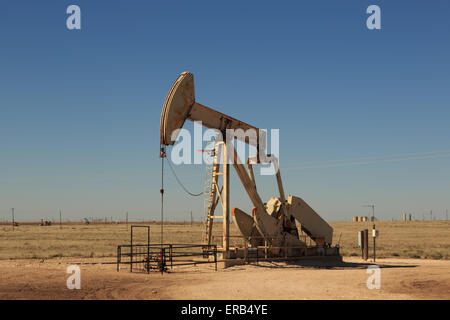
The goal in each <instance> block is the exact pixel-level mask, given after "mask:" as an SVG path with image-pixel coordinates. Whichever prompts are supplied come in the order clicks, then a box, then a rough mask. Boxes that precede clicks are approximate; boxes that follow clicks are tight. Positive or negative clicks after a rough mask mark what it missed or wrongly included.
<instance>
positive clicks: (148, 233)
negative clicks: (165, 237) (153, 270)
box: [147, 226, 150, 273]
mask: <svg viewBox="0 0 450 320" xmlns="http://www.w3.org/2000/svg"><path fill="white" fill-rule="evenodd" d="M147 273H150V226H148V227H147Z"/></svg>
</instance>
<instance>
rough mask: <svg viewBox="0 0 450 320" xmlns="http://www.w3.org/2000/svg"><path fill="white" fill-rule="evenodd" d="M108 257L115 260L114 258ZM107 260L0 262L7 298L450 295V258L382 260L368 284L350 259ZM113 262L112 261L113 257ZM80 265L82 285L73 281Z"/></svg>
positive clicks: (0, 286) (362, 267)
mask: <svg viewBox="0 0 450 320" xmlns="http://www.w3.org/2000/svg"><path fill="white" fill-rule="evenodd" d="M107 260H108V259H107ZM99 261H101V259H98V258H97V259H89V258H84V259H76V258H58V259H50V260H45V261H43V260H41V261H40V260H2V261H0V279H1V280H0V299H226V300H230V299H446V300H448V299H450V261H448V260H423V259H380V260H377V265H379V266H380V267H381V288H380V289H379V290H377V289H372V290H369V289H368V288H367V286H366V281H367V278H368V277H369V276H370V274H368V273H367V269H366V268H367V265H370V263H368V264H365V263H363V261H362V260H360V259H357V258H344V263H340V264H337V265H334V266H322V267H308V266H299V265H298V264H294V263H281V262H277V263H269V262H264V263H260V264H259V265H258V266H257V265H242V266H234V267H231V268H228V269H219V270H218V271H217V272H216V271H214V267H213V265H211V264H207V265H197V266H189V267H177V269H174V270H173V271H172V272H170V273H166V274H164V275H161V274H160V273H156V272H155V273H151V274H149V275H148V274H143V273H130V272H129V271H128V270H127V269H125V267H123V268H122V269H121V270H120V272H117V271H116V265H114V264H79V263H81V262H85V263H86V262H99ZM109 261H111V260H110V259H109ZM76 263H78V264H79V266H80V268H81V289H80V290H69V289H67V287H66V280H67V278H68V276H69V274H66V268H67V266H69V265H70V264H76Z"/></svg>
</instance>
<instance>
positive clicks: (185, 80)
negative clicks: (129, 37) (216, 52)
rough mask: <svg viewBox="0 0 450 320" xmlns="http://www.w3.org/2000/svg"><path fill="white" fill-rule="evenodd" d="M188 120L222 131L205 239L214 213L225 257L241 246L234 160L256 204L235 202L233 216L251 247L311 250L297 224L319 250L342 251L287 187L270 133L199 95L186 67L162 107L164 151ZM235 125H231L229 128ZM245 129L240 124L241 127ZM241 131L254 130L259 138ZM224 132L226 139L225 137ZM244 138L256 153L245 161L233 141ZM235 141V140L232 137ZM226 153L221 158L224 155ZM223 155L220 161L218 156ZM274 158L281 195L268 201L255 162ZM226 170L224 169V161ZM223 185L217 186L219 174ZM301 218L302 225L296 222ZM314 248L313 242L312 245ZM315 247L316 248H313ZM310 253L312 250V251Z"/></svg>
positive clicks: (329, 231)
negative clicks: (235, 240)
mask: <svg viewBox="0 0 450 320" xmlns="http://www.w3.org/2000/svg"><path fill="white" fill-rule="evenodd" d="M186 120H190V121H199V122H201V124H202V125H203V126H205V127H207V128H210V129H215V130H217V132H218V133H221V136H222V137H224V138H223V139H219V141H218V143H216V145H215V148H214V152H213V164H212V178H211V187H210V194H209V205H208V209H207V217H206V224H205V234H204V242H205V243H206V244H210V243H211V233H212V226H213V219H216V218H220V219H222V221H223V244H222V248H221V251H222V254H223V258H233V257H236V253H237V252H238V249H237V248H230V236H229V234H230V219H229V216H230V187H231V186H230V164H231V165H232V166H233V167H234V169H235V171H236V173H237V175H238V177H239V179H240V181H241V183H242V185H243V186H244V188H245V191H246V193H247V195H248V196H249V198H250V201H251V202H252V204H253V209H252V215H248V214H247V213H245V212H244V211H242V210H240V209H238V208H232V209H231V212H232V215H233V217H234V219H233V221H234V223H235V225H236V226H237V228H238V229H239V231H240V232H241V234H242V236H243V237H244V239H246V241H248V244H249V245H250V246H251V247H256V248H257V247H258V246H261V245H262V244H264V245H265V246H269V248H270V249H271V250H270V252H271V253H272V254H273V255H275V256H277V255H284V256H298V255H299V254H300V255H302V254H303V255H307V254H308V251H307V249H308V248H307V245H306V241H305V238H302V237H300V236H299V229H300V231H302V232H303V233H304V234H305V235H306V236H308V237H309V238H310V239H311V240H313V241H314V242H315V243H316V245H315V246H314V248H313V250H316V249H318V248H320V251H318V252H320V255H335V256H336V255H339V250H338V248H336V247H332V246H331V245H332V236H333V229H332V227H331V226H330V225H329V224H328V223H327V222H326V221H325V220H323V219H322V218H321V217H320V216H319V215H318V214H317V213H316V212H315V211H314V210H313V209H312V208H311V207H310V206H309V205H308V204H307V203H306V202H305V201H303V200H302V199H301V198H299V197H295V196H292V195H289V196H288V197H287V198H286V196H285V193H284V189H283V184H282V180H281V174H280V170H279V168H278V159H277V158H276V157H275V156H274V155H267V154H266V146H265V141H266V135H265V131H264V130H260V129H258V128H257V127H254V126H252V125H250V124H247V123H245V122H243V121H240V120H237V119H235V118H233V117H230V116H228V115H225V114H223V113H221V112H218V111H216V110H214V109H211V108H209V107H206V106H204V105H202V104H200V103H198V102H197V101H196V100H195V93H194V76H193V75H192V74H191V73H189V72H183V73H182V74H181V75H180V76H179V77H178V79H177V80H176V81H175V82H174V84H173V85H172V87H171V89H170V91H169V93H168V95H167V97H166V100H165V102H164V107H163V110H162V113H161V120H160V143H161V152H162V153H163V154H165V147H166V146H170V145H173V144H174V143H175V141H176V139H177V135H178V130H177V129H181V128H182V127H183V125H184V123H185V121H186ZM230 129H233V130H230ZM239 129H241V130H239ZM242 132H254V133H255V135H256V137H257V138H256V139H252V138H251V137H250V135H246V134H245V135H243V134H241V133H242ZM225 137H226V139H225ZM234 139H235V140H238V141H242V142H244V143H246V144H249V145H251V146H253V147H255V148H256V155H255V156H253V157H249V158H248V159H247V160H246V162H245V164H246V166H247V168H246V167H245V166H244V163H242V162H241V160H240V159H239V156H238V154H237V152H236V151H235V149H234V146H233V143H232V142H233V140H234ZM230 142H231V143H230ZM221 157H222V158H221ZM221 159H222V161H220V160H221ZM256 164H271V165H273V168H274V169H275V173H276V174H275V175H276V181H277V185H278V191H279V195H278V196H277V197H272V198H270V199H269V200H268V201H267V202H266V203H264V202H263V201H262V200H261V198H260V196H259V194H258V192H257V189H256V183H255V178H254V172H253V165H256ZM221 166H222V171H221V172H220V167H221ZM220 176H221V177H222V186H221V187H220V188H219V177H220ZM219 202H220V203H221V206H222V216H215V215H214V212H215V208H216V206H217V204H218V203H219ZM296 220H297V221H298V222H299V223H300V226H301V227H300V228H299V229H298V228H297V226H296V222H295V221H296ZM310 249H311V248H310ZM314 252H316V251H314ZM308 255H314V254H311V253H309V254H308Z"/></svg>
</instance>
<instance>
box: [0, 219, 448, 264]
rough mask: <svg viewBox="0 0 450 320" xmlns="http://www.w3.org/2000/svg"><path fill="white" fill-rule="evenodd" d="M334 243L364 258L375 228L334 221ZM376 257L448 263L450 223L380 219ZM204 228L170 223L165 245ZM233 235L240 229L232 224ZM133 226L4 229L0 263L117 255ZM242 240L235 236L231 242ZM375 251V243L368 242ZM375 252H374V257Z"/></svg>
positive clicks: (195, 239) (155, 230)
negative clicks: (361, 240)
mask: <svg viewBox="0 0 450 320" xmlns="http://www.w3.org/2000/svg"><path fill="white" fill-rule="evenodd" d="M331 225H332V226H333V228H334V240H333V242H334V244H336V243H337V242H338V240H339V236H340V235H341V234H342V235H341V237H340V242H339V245H340V247H341V253H342V255H344V256H353V257H357V256H360V249H359V248H358V246H357V231H358V230H362V229H365V228H368V229H371V225H370V224H369V223H367V222H336V223H331ZM376 226H377V229H378V230H379V232H380V236H379V237H378V238H377V257H379V258H416V259H446V260H448V259H450V221H408V222H401V221H377V222H376ZM221 228H222V225H221V224H217V225H215V226H214V234H215V235H216V236H215V238H214V240H215V242H216V243H220V242H221ZM203 230H204V228H203V224H200V223H195V224H194V225H192V226H191V225H190V224H189V223H187V224H183V223H179V224H167V225H165V226H164V241H165V242H166V243H201V239H202V234H203ZM231 235H232V236H233V235H238V231H237V230H236V229H235V227H234V225H233V224H231ZM129 237H130V227H129V226H128V227H127V225H124V224H91V225H82V224H79V225H63V226H62V228H61V229H60V227H59V225H53V226H46V227H41V226H38V225H33V226H29V225H19V226H18V227H16V228H15V230H14V231H13V230H12V227H11V226H6V225H2V226H0V259H1V260H4V259H49V258H55V257H90V258H99V257H115V255H116V248H117V245H119V244H128V243H129ZM150 237H151V241H152V242H153V243H159V241H160V225H158V224H153V225H151V235H150ZM135 239H136V241H145V239H146V234H145V232H144V230H143V229H138V231H136V233H135ZM238 241H240V240H238V239H237V238H232V241H231V242H232V243H236V242H238ZM369 245H370V248H372V242H370V243H369ZM371 254H372V250H370V255H371Z"/></svg>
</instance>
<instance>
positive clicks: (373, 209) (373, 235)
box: [363, 204, 376, 262]
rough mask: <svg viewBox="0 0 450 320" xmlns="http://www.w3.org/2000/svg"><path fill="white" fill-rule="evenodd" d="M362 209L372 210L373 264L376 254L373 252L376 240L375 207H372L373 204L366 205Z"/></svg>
mask: <svg viewBox="0 0 450 320" xmlns="http://www.w3.org/2000/svg"><path fill="white" fill-rule="evenodd" d="M363 207H369V208H372V221H373V224H372V238H373V262H375V261H376V260H375V259H376V254H375V252H376V249H375V248H376V246H375V238H376V233H375V232H376V231H375V230H376V229H375V205H373V204H368V205H365V206H363Z"/></svg>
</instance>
